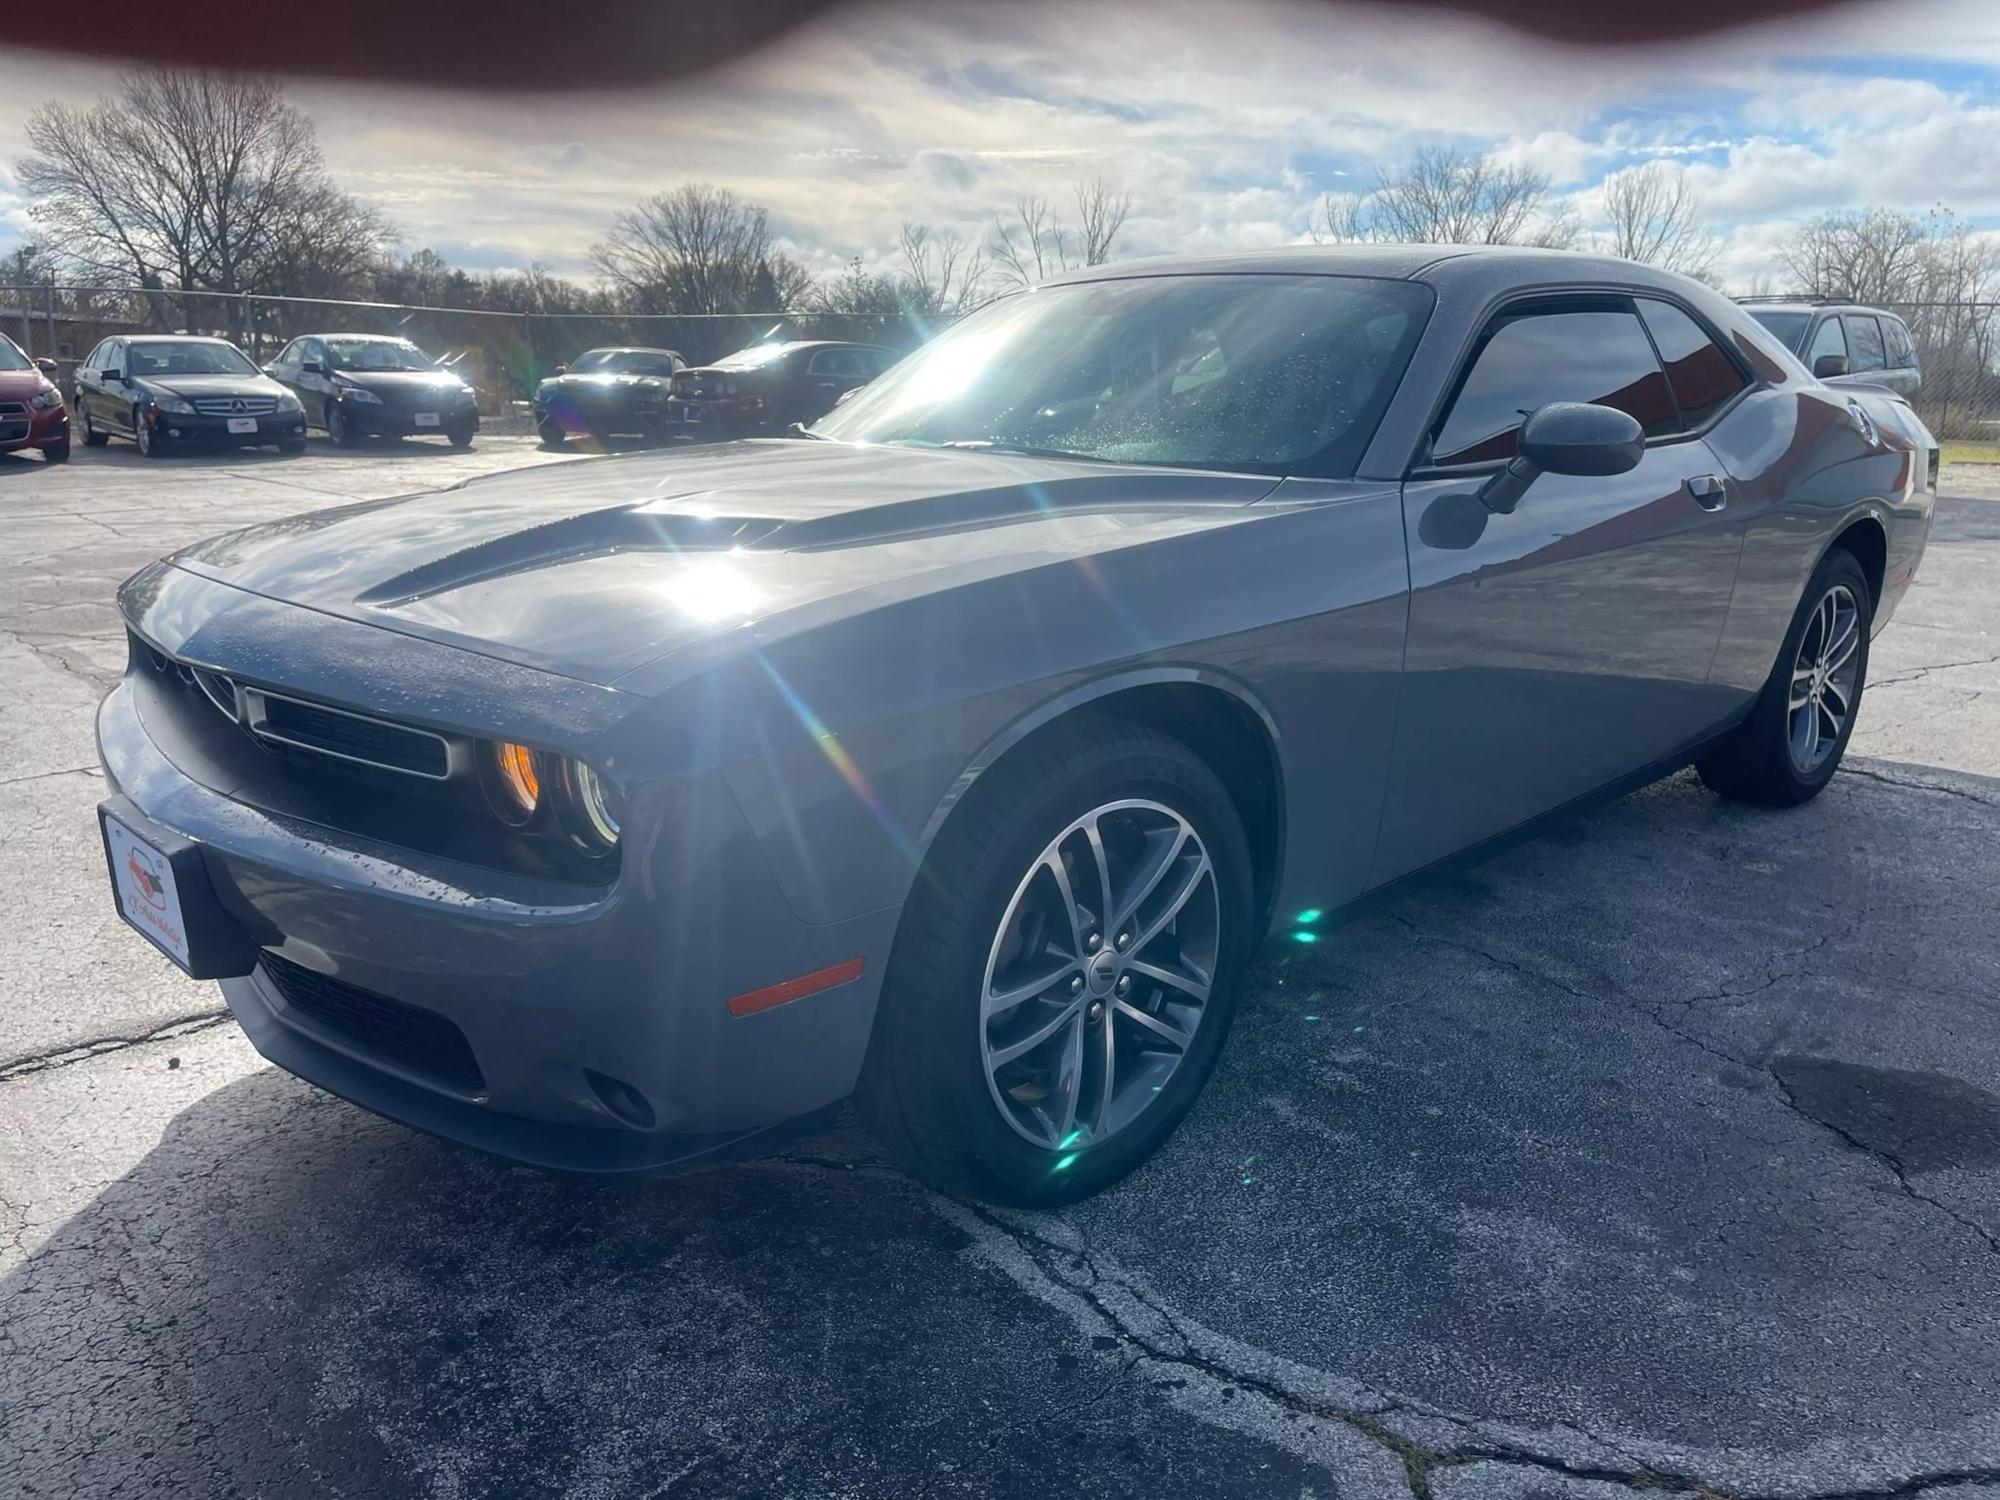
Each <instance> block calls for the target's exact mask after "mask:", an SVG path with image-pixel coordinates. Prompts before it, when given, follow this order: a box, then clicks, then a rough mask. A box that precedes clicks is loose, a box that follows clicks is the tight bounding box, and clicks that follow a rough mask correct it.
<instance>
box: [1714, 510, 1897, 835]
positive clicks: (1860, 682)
mask: <svg viewBox="0 0 2000 1500" xmlns="http://www.w3.org/2000/svg"><path fill="white" fill-rule="evenodd" d="M1874 615H1875V602H1874V594H1873V591H1872V590H1870V588H1869V587H1868V575H1867V574H1866V573H1864V572H1863V571H1862V570H1861V564H1860V563H1859V562H1857V561H1856V560H1855V557H1854V554H1853V553H1851V552H1848V551H1846V550H1845V549H1835V550H1834V551H1832V552H1829V553H1827V555H1826V556H1825V557H1824V558H1822V559H1821V560H1820V565H1819V567H1818V568H1816V569H1815V570H1814V571H1813V576H1812V581H1811V582H1810V583H1808V584H1807V585H1806V591H1805V597H1804V598H1802V599H1801V600H1800V601H1799V609H1798V613H1797V614H1796V615H1795V616H1794V617H1793V619H1792V627H1791V629H1790V630H1788V631H1787V632H1786V633H1785V643H1784V645H1783V646H1782V647H1781V648H1780V649H1779V652H1778V661H1777V665H1776V666H1774V667H1773V668H1772V669H1771V676H1770V679H1769V681H1767V682H1766V683H1765V684H1764V690H1763V692H1762V693H1760V694H1759V695H1758V698H1757V702H1756V705H1755V706H1754V707H1753V708H1752V709H1751V710H1750V717H1749V718H1747V719H1745V720H1744V721H1743V722H1742V723H1741V724H1740V725H1738V726H1737V727H1736V728H1735V729H1733V730H1731V731H1730V733H1729V735H1728V737H1727V738H1725V739H1724V740H1723V741H1722V742H1721V743H1720V744H1719V745H1717V746H1716V748H1715V749H1714V750H1712V751H1710V752H1709V753H1708V754H1707V755H1705V756H1703V757H1702V759H1701V760H1699V761H1697V762H1696V763H1695V770H1696V771H1697V772H1698V773H1699V774H1700V776H1701V779H1702V780H1703V781H1704V782H1706V783H1707V784H1708V786H1709V788H1710V789H1711V790H1712V791H1715V792H1719V793H1720V794H1721V795H1723V796H1725V797H1728V798H1731V799H1733V800H1735V801H1738V802H1753V803H1758V804H1761V805H1763V806H1767V807H1796V806H1798V804H1800V803H1802V802H1807V801H1810V800H1811V799H1812V798H1814V797H1816V796H1818V795H1819V792H1820V789H1821V788H1822V787H1824V786H1825V785H1826V784H1827V783H1828V782H1829V781H1831V780H1832V779H1833V773H1834V772H1835V771H1836V770H1838V769H1839V768H1840V759H1841V757H1842V756H1843V755H1844V754H1846V752H1847V740H1848V736H1850V735H1851V734H1853V732H1854V717H1855V715H1856V714H1857V713H1859V712H1860V709H1861V693H1862V689H1863V687H1864V686H1865V685H1866V683H1867V680H1868V632H1869V628H1870V626H1871V624H1872V623H1873V620H1874Z"/></svg>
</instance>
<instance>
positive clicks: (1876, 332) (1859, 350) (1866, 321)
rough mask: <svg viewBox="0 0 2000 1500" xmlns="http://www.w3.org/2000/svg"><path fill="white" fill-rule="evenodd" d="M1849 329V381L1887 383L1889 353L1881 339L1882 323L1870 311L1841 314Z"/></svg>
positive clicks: (1855, 382) (1847, 329)
mask: <svg viewBox="0 0 2000 1500" xmlns="http://www.w3.org/2000/svg"><path fill="white" fill-rule="evenodd" d="M1840 321H1841V324H1842V325H1843V326H1844V328H1845V329H1846V331H1847V375H1848V381H1849V383H1850V384H1855V385H1888V384H1890V378H1889V354H1888V349H1887V347H1886V346H1885V345H1884V344H1883V342H1882V325H1881V324H1880V323H1878V322H1876V321H1875V318H1874V317H1873V315H1871V314H1868V313H1842V314H1841V315H1840Z"/></svg>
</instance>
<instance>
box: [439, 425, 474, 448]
mask: <svg viewBox="0 0 2000 1500" xmlns="http://www.w3.org/2000/svg"><path fill="white" fill-rule="evenodd" d="M445 436H446V437H447V438H449V439H450V440H451V445H452V447H454V448H470V447H471V446H472V429H471V428H470V427H453V428H451V429H450V430H449V431H447V432H446V433H445Z"/></svg>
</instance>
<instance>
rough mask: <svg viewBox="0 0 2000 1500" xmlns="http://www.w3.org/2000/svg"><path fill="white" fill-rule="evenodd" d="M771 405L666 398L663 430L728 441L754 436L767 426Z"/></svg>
mask: <svg viewBox="0 0 2000 1500" xmlns="http://www.w3.org/2000/svg"><path fill="white" fill-rule="evenodd" d="M770 418H771V404H770V402H768V401H766V400H765V399H764V398H763V397H762V396H716V397H713V398H710V397H696V396H669V397H668V398H667V430H668V431H669V432H671V433H674V434H675V435H677V436H681V437H728V436H733V435H736V434H740V433H745V432H758V431H761V430H763V429H764V428H765V427H766V426H768V425H769V424H770Z"/></svg>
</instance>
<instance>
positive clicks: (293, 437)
mask: <svg viewBox="0 0 2000 1500" xmlns="http://www.w3.org/2000/svg"><path fill="white" fill-rule="evenodd" d="M252 420H254V421H255V422H256V424H257V430H256V431H254V432H231V431H230V430H229V421H230V419H229V418H228V417H211V416H207V415H204V414H201V413H196V414H195V415H194V416H185V415H183V414H181V413H179V412H165V411H163V412H158V413H156V414H155V415H154V419H153V423H152V427H153V440H154V441H155V442H160V443H169V444H183V445H185V446H187V447H191V448H192V447H226V448H264V447H269V446H270V445H271V444H273V443H302V442H304V441H305V436H306V416H305V413H304V412H302V411H280V412H271V413H268V414H266V415H263V416H259V417H256V418H253V419H252Z"/></svg>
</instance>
